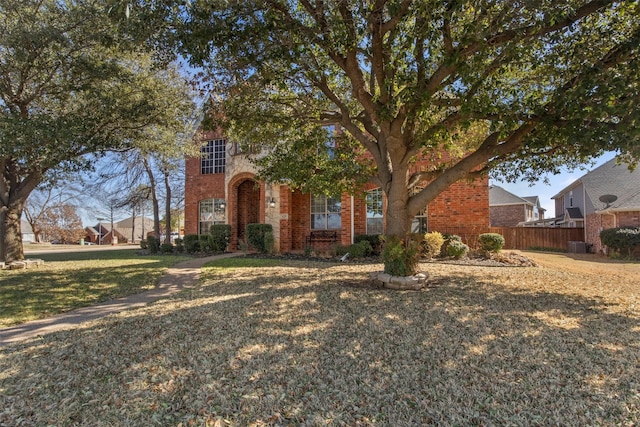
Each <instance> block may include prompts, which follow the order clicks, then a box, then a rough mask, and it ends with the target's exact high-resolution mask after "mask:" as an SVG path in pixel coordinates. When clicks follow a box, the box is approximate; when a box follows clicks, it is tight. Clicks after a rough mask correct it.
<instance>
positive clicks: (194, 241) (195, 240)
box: [184, 234, 200, 254]
mask: <svg viewBox="0 0 640 427" xmlns="http://www.w3.org/2000/svg"><path fill="white" fill-rule="evenodd" d="M184 249H185V250H186V251H187V253H188V254H195V253H197V252H200V236H198V235H197V234H187V235H186V236H184Z"/></svg>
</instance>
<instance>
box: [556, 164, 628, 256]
mask: <svg viewBox="0 0 640 427" xmlns="http://www.w3.org/2000/svg"><path fill="white" fill-rule="evenodd" d="M552 199H554V200H555V210H556V222H557V223H558V224H559V226H561V227H583V226H584V241H585V242H586V244H587V245H588V246H590V247H591V248H592V249H591V250H592V252H596V253H600V252H605V251H606V249H605V248H604V247H603V246H602V242H601V241H600V232H601V231H602V230H604V229H608V228H615V227H640V169H637V168H636V169H635V170H634V171H629V169H628V168H627V165H624V164H621V165H618V164H616V159H615V158H614V159H611V160H609V161H608V162H606V163H605V164H603V165H601V166H599V167H597V168H596V169H594V170H592V171H591V172H589V173H587V174H586V175H584V176H582V177H581V178H579V179H578V180H576V181H574V182H573V183H571V184H570V185H569V186H567V187H566V188H564V189H563V190H562V191H560V192H559V193H558V194H556V195H555V196H553V197H552Z"/></svg>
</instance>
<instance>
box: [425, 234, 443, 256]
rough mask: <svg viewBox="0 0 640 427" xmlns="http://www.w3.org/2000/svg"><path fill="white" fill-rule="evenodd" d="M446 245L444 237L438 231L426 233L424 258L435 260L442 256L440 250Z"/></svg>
mask: <svg viewBox="0 0 640 427" xmlns="http://www.w3.org/2000/svg"><path fill="white" fill-rule="evenodd" d="M443 244H444V237H443V236H442V234H440V233H439V232H438V231H431V232H429V233H425V235H424V237H423V240H422V245H421V246H422V256H424V257H425V258H433V257H436V256H438V255H440V249H441V248H442V245H443Z"/></svg>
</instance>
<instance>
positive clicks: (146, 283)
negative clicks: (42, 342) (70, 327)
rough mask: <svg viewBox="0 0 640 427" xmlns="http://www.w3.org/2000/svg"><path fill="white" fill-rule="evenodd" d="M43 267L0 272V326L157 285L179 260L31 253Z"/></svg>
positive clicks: (112, 253) (127, 253) (109, 253)
mask: <svg viewBox="0 0 640 427" xmlns="http://www.w3.org/2000/svg"><path fill="white" fill-rule="evenodd" d="M27 258H32V259H33V258H40V259H43V260H44V261H45V264H44V265H40V266H38V267H32V268H29V269H28V270H3V271H0V327H7V326H11V325H15V324H19V323H22V322H26V321H28V320H34V319H41V318H44V317H47V316H51V315H54V314H58V313H62V312H66V311H69V310H72V309H74V308H78V307H85V306H88V305H92V304H95V303H98V302H102V301H107V300H110V299H114V298H119V297H123V296H126V295H131V294H135V293H139V292H142V291H144V290H148V289H151V288H153V287H154V286H155V284H156V283H157V281H158V279H159V278H160V276H161V275H162V273H163V272H164V271H165V270H166V268H167V267H169V266H171V265H174V264H175V263H177V262H179V261H183V260H186V259H189V258H188V257H183V256H166V255H155V256H146V255H145V256H141V255H138V254H137V252H136V251H135V250H131V249H123V250H105V251H99V250H89V251H85V252H65V253H53V254H43V255H30V254H29V253H27Z"/></svg>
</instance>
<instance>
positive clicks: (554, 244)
mask: <svg viewBox="0 0 640 427" xmlns="http://www.w3.org/2000/svg"><path fill="white" fill-rule="evenodd" d="M431 231H439V232H441V233H447V234H457V235H458V236H460V237H461V238H462V241H463V242H465V243H466V244H467V245H469V247H471V248H477V247H478V236H479V235H480V234H482V233H498V234H501V235H502V236H503V237H504V249H522V250H526V249H531V248H538V249H542V248H546V249H558V250H562V251H566V250H568V249H569V242H582V241H584V228H550V227H482V228H480V227H473V228H464V227H448V228H443V229H438V230H431Z"/></svg>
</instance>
